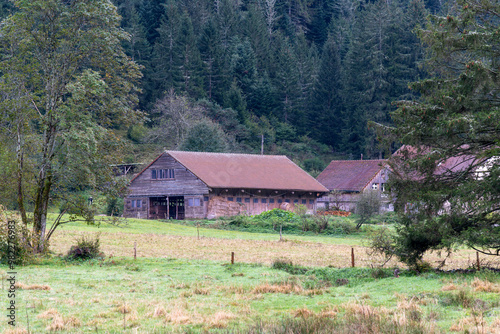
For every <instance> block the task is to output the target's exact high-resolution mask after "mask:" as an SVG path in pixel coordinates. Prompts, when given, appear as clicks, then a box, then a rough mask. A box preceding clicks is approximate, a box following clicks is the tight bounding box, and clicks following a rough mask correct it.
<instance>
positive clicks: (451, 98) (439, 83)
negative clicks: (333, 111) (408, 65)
mask: <svg viewBox="0 0 500 334" xmlns="http://www.w3.org/2000/svg"><path fill="white" fill-rule="evenodd" d="M455 12H456V15H455V16H452V15H449V16H447V17H438V16H431V18H430V21H429V23H428V26H427V27H426V28H425V29H422V30H420V31H419V35H420V38H421V40H422V41H423V43H424V44H425V45H426V46H427V47H428V50H429V52H430V56H431V58H430V60H429V67H430V69H431V70H433V74H434V77H433V78H432V79H428V80H421V81H419V82H417V83H415V84H413V88H414V89H415V90H417V91H418V92H419V93H420V94H421V95H422V98H421V100H420V101H419V102H413V101H406V102H401V103H400V106H399V108H398V109H397V111H396V112H394V114H393V119H394V122H395V125H396V128H394V129H391V131H390V132H391V133H392V134H393V135H394V136H395V138H396V139H397V140H399V141H401V142H402V143H403V144H406V145H407V146H405V148H403V149H401V150H400V152H399V153H398V154H396V155H395V158H394V159H393V160H394V161H393V168H394V170H395V171H396V173H395V175H396V176H397V177H395V178H394V180H393V183H392V188H391V189H392V191H393V192H394V194H395V195H396V196H397V207H398V208H399V209H400V210H401V211H402V212H403V214H404V216H403V217H404V219H403V221H402V224H401V228H400V230H399V232H400V233H399V237H398V241H399V243H398V245H399V250H400V251H399V253H400V256H401V258H402V259H403V260H405V261H407V262H409V263H415V262H417V261H418V260H419V259H421V257H422V254H423V253H424V252H425V251H426V250H429V249H441V248H452V247H453V246H456V245H461V244H465V245H467V246H470V247H472V248H474V249H476V250H478V251H481V252H483V253H485V254H493V255H497V256H498V255H500V158H499V156H500V77H499V66H500V25H499V22H500V14H499V13H500V4H499V3H498V2H495V1H492V2H488V1H479V0H460V1H457V5H456V8H455Z"/></svg>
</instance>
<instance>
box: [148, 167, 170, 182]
mask: <svg viewBox="0 0 500 334" xmlns="http://www.w3.org/2000/svg"><path fill="white" fill-rule="evenodd" d="M151 178H152V179H153V180H158V179H174V178H175V171H174V170H173V169H152V170H151Z"/></svg>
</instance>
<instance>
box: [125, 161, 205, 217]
mask: <svg viewBox="0 0 500 334" xmlns="http://www.w3.org/2000/svg"><path fill="white" fill-rule="evenodd" d="M161 169H172V170H174V178H172V179H153V178H152V170H161ZM208 193H209V189H208V187H207V186H206V185H205V183H203V182H202V181H201V180H200V179H198V178H197V177H196V176H195V175H194V174H193V173H191V172H190V171H189V170H187V169H186V168H185V167H184V166H183V165H182V164H180V163H179V162H177V161H176V160H175V159H174V158H172V157H171V156H170V155H168V154H167V153H164V154H163V155H161V156H160V157H159V158H158V159H157V160H156V161H155V162H153V163H152V164H151V165H150V166H149V167H148V168H147V169H146V170H145V171H143V172H142V173H141V174H140V175H139V176H137V177H136V178H135V179H134V180H133V181H132V182H131V184H130V186H129V195H128V197H127V198H126V199H125V205H124V213H123V215H124V216H125V217H137V216H138V212H139V215H140V216H141V217H143V218H146V217H148V218H149V217H150V216H151V214H153V215H154V216H155V218H156V217H159V216H162V217H163V216H166V215H168V212H167V211H166V210H167V208H162V207H155V208H154V209H153V211H154V212H152V213H151V214H150V213H149V210H151V204H150V203H149V199H150V198H165V199H166V198H169V197H173V196H183V197H184V203H185V218H188V219H189V218H195V219H196V218H204V217H205V216H206V212H207V203H206V202H205V201H204V200H203V199H204V196H208ZM138 198H141V199H143V200H144V201H146V203H144V206H143V208H133V207H132V206H131V203H132V201H133V200H137V199H138ZM189 199H193V204H194V199H198V201H199V202H196V204H198V203H199V205H196V206H195V205H188V204H189ZM139 209H141V210H139ZM159 210H160V211H161V210H163V211H165V212H163V211H162V212H158V211H159Z"/></svg>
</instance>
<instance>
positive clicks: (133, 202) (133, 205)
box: [130, 199, 135, 208]
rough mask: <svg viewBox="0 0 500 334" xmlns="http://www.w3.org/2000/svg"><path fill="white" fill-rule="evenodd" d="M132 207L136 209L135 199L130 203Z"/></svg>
mask: <svg viewBox="0 0 500 334" xmlns="http://www.w3.org/2000/svg"><path fill="white" fill-rule="evenodd" d="M130 207H132V208H135V199H133V200H132V201H131V202H130Z"/></svg>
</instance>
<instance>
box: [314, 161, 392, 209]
mask: <svg viewBox="0 0 500 334" xmlns="http://www.w3.org/2000/svg"><path fill="white" fill-rule="evenodd" d="M388 177H389V169H388V165H387V160H333V161H332V162H331V163H330V164H329V165H328V167H326V168H325V170H324V171H322V172H321V174H320V175H319V176H318V177H317V180H318V181H319V182H320V183H321V184H322V185H324V186H325V187H326V188H328V190H329V191H330V194H327V195H325V196H323V197H321V198H320V199H318V207H320V208H325V209H328V208H333V207H337V208H339V209H341V210H345V211H354V209H355V207H356V203H357V201H358V199H359V195H360V194H361V193H363V192H364V191H366V190H377V191H380V192H381V193H382V203H381V204H382V207H381V211H393V210H394V208H393V205H392V203H390V201H389V198H388V197H387V196H386V195H385V194H384V193H383V192H384V190H385V184H386V183H387V180H388Z"/></svg>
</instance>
